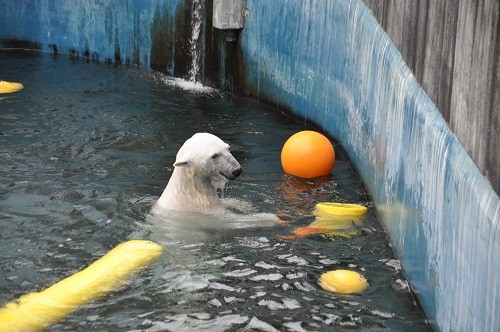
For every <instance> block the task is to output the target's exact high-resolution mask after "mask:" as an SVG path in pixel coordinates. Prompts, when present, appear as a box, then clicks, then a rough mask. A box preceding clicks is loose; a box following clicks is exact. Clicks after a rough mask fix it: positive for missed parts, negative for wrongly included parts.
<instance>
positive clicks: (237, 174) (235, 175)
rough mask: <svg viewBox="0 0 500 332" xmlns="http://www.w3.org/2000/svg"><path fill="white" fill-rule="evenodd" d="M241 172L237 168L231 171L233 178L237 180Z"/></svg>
mask: <svg viewBox="0 0 500 332" xmlns="http://www.w3.org/2000/svg"><path fill="white" fill-rule="evenodd" d="M241 172H243V170H242V169H241V167H240V168H237V169H235V170H234V171H233V175H234V177H235V178H237V177H238V176H240V174H241Z"/></svg>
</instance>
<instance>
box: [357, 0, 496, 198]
mask: <svg viewBox="0 0 500 332" xmlns="http://www.w3.org/2000/svg"><path fill="white" fill-rule="evenodd" d="M364 2H365V4H366V5H367V6H368V7H369V8H370V9H371V10H372V11H373V14H374V16H375V17H376V18H377V20H378V21H379V23H380V24H381V25H382V27H383V28H384V30H385V31H386V33H387V34H388V35H389V37H390V38H391V39H392V41H393V43H394V44H395V45H396V47H397V48H398V49H399V51H400V52H401V55H402V56H403V59H404V60H405V62H406V64H407V65H408V67H409V68H410V69H411V70H412V72H413V73H414V75H415V77H416V78H417V81H418V82H419V83H420V84H421V85H422V87H423V88H424V90H425V91H426V92H427V94H428V95H429V97H430V98H431V99H432V100H433V101H434V103H435V104H436V106H437V108H438V109H439V111H440V112H441V114H442V116H443V118H444V119H445V120H446V122H447V123H448V125H449V126H450V128H451V130H452V131H453V132H454V133H455V135H456V136H457V138H458V139H459V140H460V142H461V143H462V145H463V146H464V148H465V150H466V151H467V152H468V153H469V155H470V156H471V157H472V159H473V160H474V162H475V163H476V165H477V166H478V168H479V169H480V171H481V172H482V173H483V174H484V175H485V176H486V178H487V179H488V180H489V181H490V183H491V184H492V187H493V188H494V189H495V191H496V192H497V193H500V174H499V168H500V146H499V145H500V133H499V114H500V93H499V91H500V88H499V83H500V70H499V62H500V56H499V53H500V52H499V51H500V46H499V44H500V38H499V36H500V33H499V28H500V24H499V7H500V2H499V1H498V0H384V1H381V0H364Z"/></svg>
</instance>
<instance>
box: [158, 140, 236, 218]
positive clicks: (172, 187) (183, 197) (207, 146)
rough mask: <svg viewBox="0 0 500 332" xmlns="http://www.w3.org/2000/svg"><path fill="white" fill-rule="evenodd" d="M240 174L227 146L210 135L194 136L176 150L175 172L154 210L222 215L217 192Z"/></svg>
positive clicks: (222, 209)
mask: <svg viewBox="0 0 500 332" xmlns="http://www.w3.org/2000/svg"><path fill="white" fill-rule="evenodd" d="M241 172H242V169H241V165H240V164H239V163H238V161H236V159H235V158H234V157H233V155H232V154H231V152H230V150H229V145H228V144H226V143H225V142H224V141H223V140H221V139H220V138H219V137H217V136H215V135H212V134H209V133H197V134H194V135H193V136H192V137H191V138H189V139H188V140H187V141H186V142H185V143H184V144H183V145H182V147H181V148H180V149H179V151H178V153H177V157H176V160H175V163H174V171H173V173H172V176H171V177H170V180H169V181H168V184H167V187H166V188H165V190H164V191H163V193H162V195H161V196H160V198H159V199H158V201H157V202H156V205H155V210H158V209H166V210H177V211H189V212H201V213H204V214H216V213H220V212H223V211H224V208H223V207H222V204H221V200H220V198H219V196H218V195H217V189H219V188H220V189H222V188H223V187H224V185H225V184H226V182H227V181H228V180H234V179H236V178H237V177H238V176H239V175H240V174H241Z"/></svg>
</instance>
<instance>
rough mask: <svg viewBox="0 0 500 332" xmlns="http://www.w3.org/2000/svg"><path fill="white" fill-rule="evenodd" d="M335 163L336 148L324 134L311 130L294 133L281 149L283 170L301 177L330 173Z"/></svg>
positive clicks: (308, 177)
mask: <svg viewBox="0 0 500 332" xmlns="http://www.w3.org/2000/svg"><path fill="white" fill-rule="evenodd" d="M334 164H335V150H334V149H333V145H332V143H330V141H329V140H328V138H326V137H325V136H324V135H321V134H320V133H318V132H315V131H311V130H304V131H300V132H298V133H296V134H294V135H292V136H291V137H290V138H289V139H288V140H287V141H286V142H285V145H283V149H282V150H281V165H282V166H283V170H284V171H285V172H286V173H288V174H291V175H295V176H298V177H301V178H306V179H310V178H315V177H318V176H325V175H328V174H330V172H331V171H332V168H333V165H334Z"/></svg>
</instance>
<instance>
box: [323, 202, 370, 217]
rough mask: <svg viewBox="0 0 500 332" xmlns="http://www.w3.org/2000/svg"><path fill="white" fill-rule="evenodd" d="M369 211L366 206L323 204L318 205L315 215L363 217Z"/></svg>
mask: <svg viewBox="0 0 500 332" xmlns="http://www.w3.org/2000/svg"><path fill="white" fill-rule="evenodd" d="M367 211H368V208H367V207H366V206H363V205H359V204H347V203H336V202H323V203H318V204H316V209H315V214H319V215H332V216H339V217H341V216H345V217H362V216H364V215H365V214H366V212H367Z"/></svg>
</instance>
